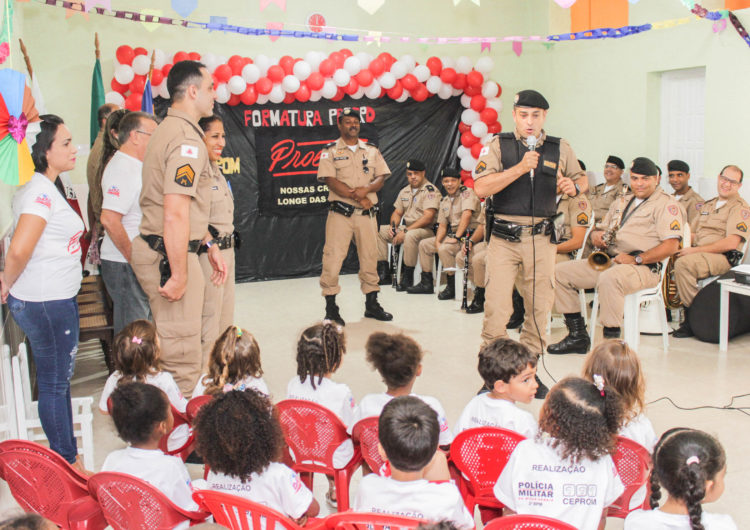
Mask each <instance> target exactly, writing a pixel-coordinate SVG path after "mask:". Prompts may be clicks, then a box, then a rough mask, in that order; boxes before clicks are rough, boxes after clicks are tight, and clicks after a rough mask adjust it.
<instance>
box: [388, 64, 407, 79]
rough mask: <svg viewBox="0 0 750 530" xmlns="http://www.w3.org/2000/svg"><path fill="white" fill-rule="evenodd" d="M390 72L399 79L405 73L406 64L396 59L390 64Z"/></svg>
mask: <svg viewBox="0 0 750 530" xmlns="http://www.w3.org/2000/svg"><path fill="white" fill-rule="evenodd" d="M391 73H392V74H393V77H394V78H395V79H401V78H402V77H404V76H405V75H406V73H407V72H406V65H405V64H404V63H403V62H401V61H396V62H395V63H393V64H392V65H391Z"/></svg>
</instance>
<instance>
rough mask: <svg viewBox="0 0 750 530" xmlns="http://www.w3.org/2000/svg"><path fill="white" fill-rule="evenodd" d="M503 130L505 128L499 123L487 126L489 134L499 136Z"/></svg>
mask: <svg viewBox="0 0 750 530" xmlns="http://www.w3.org/2000/svg"><path fill="white" fill-rule="evenodd" d="M502 130H503V126H502V125H500V123H499V122H495V123H492V124H490V125H488V126H487V132H489V133H492V134H497V133H499V132H501V131H502Z"/></svg>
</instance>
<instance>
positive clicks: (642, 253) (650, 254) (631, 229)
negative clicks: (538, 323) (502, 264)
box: [547, 157, 683, 354]
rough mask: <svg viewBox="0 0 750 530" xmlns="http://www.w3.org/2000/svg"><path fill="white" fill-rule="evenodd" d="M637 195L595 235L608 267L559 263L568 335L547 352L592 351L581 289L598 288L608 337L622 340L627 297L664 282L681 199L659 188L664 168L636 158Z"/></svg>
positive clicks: (559, 304) (560, 307)
mask: <svg viewBox="0 0 750 530" xmlns="http://www.w3.org/2000/svg"><path fill="white" fill-rule="evenodd" d="M630 175H631V176H630V186H631V188H632V190H633V191H632V193H628V194H627V195H625V196H623V197H621V198H620V199H619V200H617V201H615V202H614V203H612V206H610V208H609V211H608V212H607V215H606V216H605V218H604V222H603V223H602V224H601V225H599V226H598V230H595V231H593V232H592V233H591V241H592V243H593V244H594V246H595V247H597V248H599V249H603V250H604V251H605V252H606V254H607V255H608V256H610V257H611V260H610V261H609V263H608V265H604V266H603V270H596V269H594V268H593V267H592V266H591V265H590V263H589V261H588V260H574V261H567V262H563V263H558V264H557V265H556V267H555V282H556V290H555V309H556V311H557V312H558V313H562V314H564V315H565V325H566V326H567V328H568V336H567V337H565V338H564V339H563V340H562V341H560V342H558V343H557V344H551V345H550V346H549V347H548V348H547V351H548V352H549V353H553V354H565V353H586V352H588V349H589V346H590V345H591V340H590V338H589V335H588V333H587V332H586V323H585V321H584V319H583V316H582V315H581V313H580V311H581V307H580V302H579V299H578V290H579V289H588V288H592V287H596V288H597V289H598V291H599V302H600V304H601V318H600V320H601V323H602V325H603V326H604V337H605V338H619V336H620V327H621V325H622V320H623V306H624V301H625V295H628V294H631V293H634V292H636V291H639V290H640V289H645V288H647V287H654V286H656V285H657V284H658V283H659V278H660V277H659V271H660V262H661V261H662V260H663V259H665V258H667V257H669V256H671V255H672V254H674V253H675V252H677V249H678V246H679V242H680V239H681V237H682V231H683V226H682V225H683V216H682V212H681V211H680V207H679V206H678V204H677V201H676V200H675V199H674V198H673V197H670V196H669V195H667V194H666V193H665V192H664V191H663V190H662V189H661V188H660V187H658V170H657V168H656V165H655V164H654V163H653V162H652V161H651V160H649V159H648V158H643V157H639V158H636V159H635V160H633V163H632V165H631V167H630Z"/></svg>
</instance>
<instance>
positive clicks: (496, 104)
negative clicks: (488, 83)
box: [485, 98, 503, 114]
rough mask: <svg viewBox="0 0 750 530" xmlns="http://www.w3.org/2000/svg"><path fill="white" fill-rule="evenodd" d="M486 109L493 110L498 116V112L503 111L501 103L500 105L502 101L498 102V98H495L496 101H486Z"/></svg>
mask: <svg viewBox="0 0 750 530" xmlns="http://www.w3.org/2000/svg"><path fill="white" fill-rule="evenodd" d="M487 107H489V108H491V109H495V110H496V111H497V112H498V114H499V113H500V111H501V110H503V103H502V101H500V98H497V99H488V100H487V104H486V105H485V108H487Z"/></svg>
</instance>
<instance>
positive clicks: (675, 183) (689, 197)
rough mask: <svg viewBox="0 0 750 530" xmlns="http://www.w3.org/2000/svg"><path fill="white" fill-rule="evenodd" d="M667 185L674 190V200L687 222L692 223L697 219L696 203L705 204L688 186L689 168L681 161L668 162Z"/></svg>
mask: <svg viewBox="0 0 750 530" xmlns="http://www.w3.org/2000/svg"><path fill="white" fill-rule="evenodd" d="M667 173H668V174H669V185H670V186H672V189H674V198H675V199H677V202H679V203H680V207H681V208H682V209H683V210H684V211H685V213H686V214H687V220H688V222H689V223H692V222H693V221H694V220H695V218H696V217H698V210H699V206H698V203H701V204H702V203H703V202H705V201H704V200H703V197H701V196H700V195H698V193H697V192H696V191H695V190H694V189H693V188H692V187H691V186H690V184H689V183H690V166H688V165H687V163H685V162H683V161H682V160H670V161H669V163H668V164H667Z"/></svg>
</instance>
